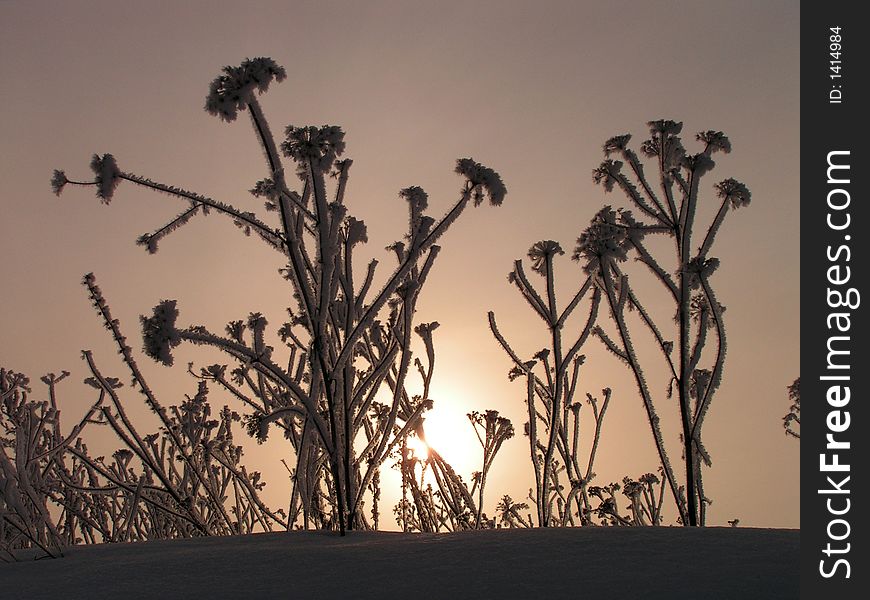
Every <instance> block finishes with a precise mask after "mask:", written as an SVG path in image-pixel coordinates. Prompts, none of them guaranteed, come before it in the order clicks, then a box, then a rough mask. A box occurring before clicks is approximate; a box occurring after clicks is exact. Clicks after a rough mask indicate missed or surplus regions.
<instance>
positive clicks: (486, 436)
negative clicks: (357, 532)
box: [393, 410, 514, 533]
mask: <svg viewBox="0 0 870 600" xmlns="http://www.w3.org/2000/svg"><path fill="white" fill-rule="evenodd" d="M468 420H469V421H470V422H471V426H472V428H473V429H474V432H475V434H476V436H477V439H478V441H479V442H480V445H481V448H482V450H483V457H482V465H481V470H480V471H476V472H474V473H473V474H472V477H471V479H472V486H471V488H470V489H469V487H468V485H467V484H466V483H465V481H464V480H463V479H462V476H461V475H459V474H457V473H456V471H455V470H454V469H453V467H451V466H450V464H449V463H447V461H445V460H444V458H443V457H442V456H441V455H440V454H439V453H438V451H437V450H436V449H435V448H432V447H429V446H426V447H427V450H426V455H425V456H418V455H417V454H416V453H415V451H414V449H412V448H411V447H409V446H408V444H407V443H403V445H402V448H401V451H400V453H399V456H398V460H397V462H396V465H395V466H396V467H398V468H399V469H400V471H401V473H402V498H401V500H400V501H399V504H398V505H396V507H395V508H394V509H393V512H394V513H395V514H396V518H397V520H398V522H399V525H401V526H402V528H403V530H404V531H421V532H432V533H436V532H438V531H442V530H445V531H459V530H465V529H492V528H493V527H495V522H494V520H491V519H488V518H487V516H486V514H485V513H484V512H483V505H484V489H485V488H486V476H487V474H488V473H489V470H490V468H491V467H492V464H493V462H494V461H495V457H496V455H497V454H498V451H499V450H500V449H501V446H502V444H503V443H504V442H505V441H506V440H509V439H510V438H512V437H513V435H514V427H513V424H512V423H511V422H510V420H509V419H507V418H506V417H502V416H500V415H499V413H498V411H496V410H487V411H485V412H484V413H479V412H477V411H473V412H471V413H469V414H468ZM416 435H417V437H418V438H419V439H420V440H421V442H422V443H423V445H426V435H425V431H424V429H423V427H422V426H421V427H420V428H418V429H417V431H416ZM427 474H429V478H431V479H432V480H434V483H435V485H434V486H433V485H432V483H429V482H426V479H427ZM475 494H476V495H477V501H476V502H475V500H474V497H475Z"/></svg>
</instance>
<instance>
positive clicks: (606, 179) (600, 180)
mask: <svg viewBox="0 0 870 600" xmlns="http://www.w3.org/2000/svg"><path fill="white" fill-rule="evenodd" d="M621 170H622V162H621V161H618V160H611V159H609V158H608V159H607V160H605V161H603V162H602V163H601V164H600V165H598V168H597V169H595V170H593V171H592V181H594V182H595V183H597V184H599V185H603V186H604V191H605V192H610V191H613V184H614V183H615V182H616V181H618V177H619V172H620V171H621Z"/></svg>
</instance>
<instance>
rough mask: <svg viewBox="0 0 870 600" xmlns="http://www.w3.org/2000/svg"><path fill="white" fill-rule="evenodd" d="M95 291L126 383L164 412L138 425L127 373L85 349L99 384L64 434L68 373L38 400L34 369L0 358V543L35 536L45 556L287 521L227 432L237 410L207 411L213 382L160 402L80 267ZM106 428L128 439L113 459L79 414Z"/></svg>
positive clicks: (10, 547) (10, 550) (25, 541)
mask: <svg viewBox="0 0 870 600" xmlns="http://www.w3.org/2000/svg"><path fill="white" fill-rule="evenodd" d="M84 283H85V286H86V287H87V289H88V292H89V295H90V298H91V301H92V302H93V304H94V306H95V308H96V309H97V311H98V313H99V314H100V317H101V318H102V320H103V322H104V324H105V326H106V328H107V329H108V330H109V331H110V333H111V334H112V337H113V339H114V341H115V343H116V344H117V346H118V350H119V353H120V354H121V357H122V360H123V362H124V364H125V365H126V366H127V367H128V369H129V370H130V373H131V375H132V380H133V385H134V387H136V388H137V389H138V390H139V392H140V393H141V394H142V395H143V397H144V399H145V402H146V405H147V406H148V407H149V409H150V410H151V411H152V412H153V413H154V414H155V415H156V416H157V418H158V419H159V422H160V425H161V429H160V431H159V432H157V433H152V434H149V435H142V434H140V432H139V431H138V429H137V428H136V426H135V425H134V424H133V422H132V420H131V419H130V418H129V416H128V414H127V411H126V410H125V406H124V404H123V402H122V401H121V391H120V390H121V388H122V387H123V384H122V383H121V381H120V380H119V379H117V378H114V377H108V376H104V375H103V374H102V372H101V371H100V370H99V368H98V367H97V365H96V362H95V360H94V358H93V355H92V353H91V352H90V351H84V352H83V353H82V354H83V358H84V360H85V361H86V363H87V365H88V369H89V370H90V372H91V376H90V377H88V378H87V379H85V383H86V384H88V385H89V386H91V387H93V388H95V389H96V390H97V391H98V397H97V400H96V402H95V403H94V405H93V406H92V407H91V408H90V410H89V411H88V412H87V413H86V414H85V416H84V417H83V418H82V420H81V421H80V422H79V423H78V424H77V425H76V426H75V427H73V429H72V430H71V431H70V433H69V434H67V435H64V434H63V433H62V430H61V422H60V410H59V409H58V399H57V384H58V383H59V382H61V381H63V380H64V379H65V378H66V377H67V376H68V375H69V373H67V372H63V373H62V374H61V375H60V376H56V375H54V374H53V373H50V374H48V375H46V376H45V377H43V378H42V382H43V383H44V384H45V385H46V386H47V387H48V400H46V401H40V402H34V401H30V400H29V399H28V395H29V394H30V393H31V390H30V387H29V380H28V379H27V378H26V377H25V376H23V375H21V374H17V373H13V372H11V371H8V370H6V369H0V392H2V405H0V426H2V435H0V484H2V485H0V521H2V523H0V550H3V551H5V553H6V555H7V558H13V559H14V558H15V554H14V551H15V550H18V549H21V548H28V547H39V548H41V549H42V550H43V551H45V552H46V553H47V554H48V555H50V556H56V555H58V554H59V552H60V549H61V548H63V547H64V546H69V545H73V544H80V543H85V544H92V543H101V542H124V541H139V540H154V539H166V538H176V537H191V536H202V535H227V534H240V533H251V532H253V531H270V530H271V529H272V527H273V524H274V523H277V524H278V525H280V526H281V527H284V528H286V527H287V520H286V518H285V516H284V514H283V511H280V510H279V511H274V512H273V511H271V510H270V509H269V508H267V507H266V506H265V504H264V503H263V502H262V500H261V499H260V498H259V492H260V491H261V490H262V489H263V487H264V485H265V484H264V483H263V482H262V481H261V480H260V474H259V473H257V472H253V473H248V471H247V470H246V468H245V467H244V465H242V464H241V457H242V448H241V446H238V445H236V444H235V443H234V441H233V432H232V428H233V423H236V422H238V421H239V420H240V416H239V415H238V414H237V413H234V412H233V411H231V410H229V408H227V407H224V408H223V410H221V411H220V413H219V414H218V415H215V418H212V412H211V406H210V404H209V402H208V398H207V395H208V389H207V386H206V383H205V382H204V381H200V383H199V387H198V390H197V393H196V395H194V396H193V397H187V398H186V400H185V401H184V402H182V403H181V404H180V405H178V406H169V407H165V406H164V405H163V404H161V403H160V402H159V400H158V399H157V397H156V396H155V395H154V393H153V391H152V390H151V388H150V387H149V386H148V384H147V383H146V382H145V380H144V378H143V377H142V374H141V372H140V371H139V368H138V366H137V364H136V361H135V359H134V358H133V354H132V350H131V348H130V347H129V346H128V345H127V343H126V338H125V337H124V336H123V334H122V333H121V330H120V324H119V323H118V321H117V320H116V319H114V318H112V315H111V312H110V310H109V306H108V304H107V303H106V301H105V299H104V298H103V295H102V292H101V291H100V289H99V287H97V285H96V282H95V280H94V277H93V275H90V274H89V275H87V276H85V279H84ZM89 425H90V426H91V427H93V426H95V425H102V426H108V427H109V428H111V429H112V431H113V432H114V433H115V435H116V436H117V437H118V439H119V440H120V441H121V442H122V444H123V445H124V447H122V448H121V449H119V450H117V451H116V452H114V453H113V454H112V456H111V460H109V459H107V458H105V457H103V456H98V457H93V456H92V455H91V454H90V453H89V451H88V447H87V444H86V443H85V442H84V440H83V438H82V437H81V434H82V433H83V430H84V429H85V428H86V426H89Z"/></svg>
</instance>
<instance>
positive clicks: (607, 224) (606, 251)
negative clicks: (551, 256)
mask: <svg viewBox="0 0 870 600" xmlns="http://www.w3.org/2000/svg"><path fill="white" fill-rule="evenodd" d="M627 239H628V234H627V230H626V228H625V227H624V226H622V225H620V224H619V222H618V214H617V212H616V211H615V210H613V209H612V208H611V207H610V206H605V207H604V208H602V209H601V210H600V211H598V213H597V214H596V215H595V216H594V217H593V218H592V223H591V224H590V225H589V227H587V228H586V230H585V231H584V232H583V233H581V234H580V237H579V238H577V247H576V248H575V249H574V255H573V257H572V258H573V259H574V260H578V261H579V260H585V261H586V264H585V265H584V267H583V270H584V271H585V272H586V273H593V272H595V271H597V270H598V269H599V268H600V267H601V266H602V265H603V264H605V263H607V262H608V261H610V260H616V261H624V260H625V259H626V247H625V245H626V240H627Z"/></svg>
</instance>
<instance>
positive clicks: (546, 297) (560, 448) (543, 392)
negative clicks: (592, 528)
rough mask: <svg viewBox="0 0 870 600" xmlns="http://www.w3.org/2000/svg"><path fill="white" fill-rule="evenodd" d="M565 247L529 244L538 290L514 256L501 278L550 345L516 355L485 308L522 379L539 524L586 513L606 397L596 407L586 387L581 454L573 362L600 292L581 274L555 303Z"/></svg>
mask: <svg viewBox="0 0 870 600" xmlns="http://www.w3.org/2000/svg"><path fill="white" fill-rule="evenodd" d="M564 253H565V252H564V251H563V250H562V247H561V246H560V245H559V244H558V243H557V242H554V241H552V240H545V241H541V242H538V243H536V244H534V245H533V246H532V247H531V248H530V249H529V252H528V256H529V258H530V259H531V261H532V270H533V271H534V272H535V273H537V274H538V275H540V276H541V277H543V278H544V280H545V289H544V293H543V294H541V293H539V292H538V291H537V290H536V289H535V287H534V286H533V285H532V283H531V282H530V281H529V279H528V278H527V277H526V274H525V270H524V268H523V263H522V261H521V260H517V261H515V262H514V268H513V270H512V271H511V273H510V275H509V276H508V281H509V282H510V283H512V284H513V285H515V286H516V288H517V289H518V290H519V292H520V294H521V295H522V297H523V298H524V299H525V300H526V302H528V304H529V306H531V307H532V310H533V311H534V312H535V313H537V315H538V316H539V317H540V318H541V319H543V321H544V323H545V324H546V326H547V329H548V332H549V347H547V348H544V349H542V350H540V351H539V352H537V353H536V354H535V355H534V359H533V360H528V361H524V360H522V359H521V358H520V357H519V355H518V354H517V353H516V352H515V351H514V349H513V348H512V347H511V346H510V344H509V343H508V341H507V340H506V339H505V338H504V336H503V335H502V334H501V332H500V331H499V328H498V326H497V324H496V320H495V314H494V313H493V312H490V313H489V325H490V329H491V330H492V333H493V335H494V336H495V338H496V340H498V342H499V344H501V346H502V348H503V349H504V351H505V352H506V353H507V354H508V356H509V357H510V358H511V360H512V361H513V364H514V366H513V367H512V368H511V370H510V372H509V374H508V376H509V378H510V379H511V381H513V380H515V379H519V378H522V379H524V380H525V382H526V394H525V402H526V409H527V411H528V415H529V420H528V421H527V422H526V424H525V435H526V437H528V439H529V450H530V454H531V460H532V466H533V467H534V473H535V489H534V494H531V493H530V499H531V501H532V502H533V503H534V504H535V508H536V512H537V520H538V525H540V526H541V527H547V526H551V525H562V526H564V525H566V524H571V525H576V524H577V521H576V519H578V518H579V519H580V520H581V522H582V519H583V514H584V513H585V512H588V510H589V497H588V495H587V492H586V486H587V484H588V482H589V481H590V480H591V479H592V478H593V477H594V472H593V470H592V468H593V464H594V461H595V454H596V451H597V448H598V442H599V440H600V437H601V427H602V424H603V420H604V414H605V412H606V410H607V405H608V403H609V402H610V390H609V389H605V390H604V392H603V393H604V401H603V403H602V404H601V406H600V410H599V405H598V401H597V399H596V398H594V397H592V396H591V395H589V394H587V399H588V402H589V405H590V406H591V407H592V411H593V420H594V431H593V433H592V440H593V441H592V444H591V447H590V450H589V456H588V458H587V459H586V460H583V459H582V458H581V456H580V454H581V451H580V421H581V419H580V409H581V407H582V403H581V402H580V401H577V400H575V395H576V393H577V384H578V380H579V375H580V367H581V365H582V364H583V362H584V360H585V356H584V355H582V354H580V349H581V348H582V346H583V344H584V343H585V342H586V340H587V339H588V338H589V336H590V334H591V332H592V329H593V326H594V324H595V320H596V318H597V315H598V307H599V305H600V303H601V291H600V290H599V289H598V288H597V287H595V286H594V285H593V283H594V278H593V277H592V275H587V277H586V280H585V281H584V282H583V284H582V285H581V286H580V289H579V290H578V291H577V292H576V293H575V294H574V296H573V298H572V299H571V301H570V302H569V303H568V306H567V307H565V308H564V309H563V310H560V309H559V308H558V306H557V302H556V287H555V274H554V271H553V259H554V258H555V257H556V256H558V255H561V254H564ZM587 294H589V296H590V297H591V301H590V305H589V312H588V315H587V317H586V320H585V323H584V324H583V326H582V327H581V328H580V331H579V333H577V336H576V338H573V336H572V338H571V341H567V342H566V340H565V339H564V338H563V333H564V329H565V325H566V322H567V321H568V319H569V318H570V317H571V315H572V313H573V312H574V310H575V309H576V308H577V307H578V306H579V305H580V302H581V300H582V299H583V297H584V296H586V295H587ZM562 471H564V474H565V476H566V477H567V480H568V482H567V483H568V485H569V486H570V488H569V489H568V490H567V492H566V490H565V486H564V484H563V483H562V482H561V481H560V473H561V472H562ZM554 508H555V510H554Z"/></svg>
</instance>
